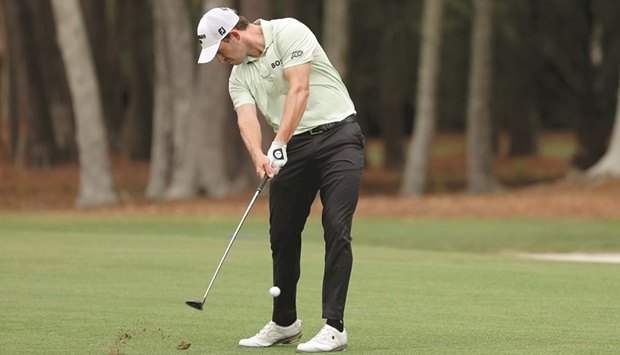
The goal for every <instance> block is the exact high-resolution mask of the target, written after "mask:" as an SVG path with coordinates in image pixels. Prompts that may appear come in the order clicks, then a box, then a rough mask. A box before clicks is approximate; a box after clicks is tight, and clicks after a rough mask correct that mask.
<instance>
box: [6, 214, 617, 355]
mask: <svg viewBox="0 0 620 355" xmlns="http://www.w3.org/2000/svg"><path fill="white" fill-rule="evenodd" d="M237 223H238V220H236V219H227V220H212V221H209V220H197V219H182V218H161V217H159V218H151V219H148V218H128V217H127V218H118V217H114V218H112V217H107V218H106V217H88V216H73V217H70V216H69V217H67V216H64V217H63V216H45V215H35V214H29V215H7V214H3V215H0V285H1V286H0V320H1V321H0V353H2V354H121V353H122V354H173V353H178V350H176V344H178V343H179V342H181V341H182V340H188V341H191V342H192V346H191V347H190V349H188V350H186V351H185V352H184V353H186V354H251V355H254V354H291V353H294V350H295V347H294V346H293V345H288V346H279V347H275V348H271V349H265V350H255V351H251V350H243V349H238V348H237V346H236V344H237V341H238V340H239V339H240V338H241V337H246V336H250V335H253V334H254V333H255V332H256V331H258V329H259V328H260V327H261V326H262V325H263V323H265V322H266V321H267V320H268V319H269V317H270V314H271V302H272V299H271V297H270V296H269V294H268V289H269V287H270V286H271V261H270V251H269V245H268V237H267V232H266V231H267V226H266V219H265V218H257V217H251V218H250V219H249V220H248V221H246V225H245V226H244V228H243V229H242V231H241V234H240V236H239V239H238V240H237V241H236V243H235V245H234V246H233V249H232V250H231V252H230V254H229V256H228V259H227V260H226V263H225V264H224V266H223V268H222V271H221V273H220V275H219V277H218V279H217V280H216V283H215V285H214V288H213V289H212V291H211V294H210V296H209V299H208V300H207V303H206V305H205V309H204V311H203V312H199V311H196V310H194V309H191V308H189V307H187V306H186V305H185V304H184V301H185V300H186V299H190V298H201V297H202V295H203V293H204V290H205V288H206V286H207V285H208V282H209V280H210V279H211V276H212V275H213V271H214V269H215V267H216V266H217V263H218V262H219V260H220V258H221V256H222V253H223V252H224V249H225V248H226V245H227V244H228V241H229V238H230V234H231V233H232V231H233V230H234V228H235V227H236V225H237ZM618 230H620V221H605V220H603V221H560V220H557V221H549V220H511V219H503V220H423V221H399V220H379V219H361V218H360V219H358V221H357V222H356V224H355V230H354V258H355V266H354V271H353V276H352V283H351V287H350V292H349V301H348V303H347V316H346V325H347V328H348V331H349V333H350V337H349V342H350V349H349V352H350V353H356V354H412V353H413V354H613V353H616V352H617V350H618V349H619V348H620V328H619V327H618V324H620V303H619V302H618V295H619V294H620V282H618V275H620V265H617V264H614V265H612V264H588V263H567V262H545V261H532V260H525V259H520V258H517V257H515V256H514V253H515V252H522V251H527V252H539V251H540V252H543V251H544V252H548V251H560V252H568V251H620V238H618V232H617V231H618ZM303 248H304V250H303V260H302V263H303V264H302V279H301V282H300V285H299V292H298V306H299V315H300V317H301V318H302V319H303V320H304V323H305V326H304V327H305V335H304V339H308V338H309V337H311V336H312V335H314V333H315V332H316V331H318V329H319V328H320V327H321V326H322V324H323V320H321V319H320V307H321V300H320V294H321V290H320V288H321V275H322V266H323V263H322V260H323V244H322V240H321V236H320V223H319V221H317V220H316V219H312V220H311V221H310V222H309V224H308V227H307V228H306V235H305V237H304V246H303Z"/></svg>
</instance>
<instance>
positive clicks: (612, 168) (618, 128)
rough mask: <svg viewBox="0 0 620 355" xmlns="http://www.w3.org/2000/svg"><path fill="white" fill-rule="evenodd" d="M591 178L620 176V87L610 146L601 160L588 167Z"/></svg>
mask: <svg viewBox="0 0 620 355" xmlns="http://www.w3.org/2000/svg"><path fill="white" fill-rule="evenodd" d="M586 175H587V176H588V177H589V178H595V179H598V178H606V177H613V178H620V89H618V99H617V101H616V119H615V124H614V128H613V132H612V134H611V140H610V142H609V148H607V152H606V153H605V155H603V157H602V158H601V160H599V161H598V162H597V163H596V164H594V166H592V167H591V168H589V169H588V171H587V173H586Z"/></svg>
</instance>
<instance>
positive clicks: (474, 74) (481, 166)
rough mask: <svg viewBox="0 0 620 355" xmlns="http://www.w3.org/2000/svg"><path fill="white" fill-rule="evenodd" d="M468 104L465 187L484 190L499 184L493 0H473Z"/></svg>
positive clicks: (495, 187)
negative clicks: (495, 164) (495, 146)
mask: <svg viewBox="0 0 620 355" xmlns="http://www.w3.org/2000/svg"><path fill="white" fill-rule="evenodd" d="M473 26H474V27H473V32H472V49H471V63H470V69H469V89H468V91H469V92H468V101H467V102H468V105H467V106H468V107H467V188H468V191H469V192H472V193H484V192H491V191H494V190H496V189H497V188H498V187H499V184H498V182H497V180H496V179H495V175H494V174H493V149H492V144H491V107H490V105H491V83H492V61H491V58H492V55H491V54H492V38H493V2H492V0H474V22H473Z"/></svg>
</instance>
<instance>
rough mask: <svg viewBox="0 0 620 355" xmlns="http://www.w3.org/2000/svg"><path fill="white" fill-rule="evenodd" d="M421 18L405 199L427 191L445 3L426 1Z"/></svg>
mask: <svg viewBox="0 0 620 355" xmlns="http://www.w3.org/2000/svg"><path fill="white" fill-rule="evenodd" d="M422 16H423V17H422V49H421V53H420V66H419V68H418V83H419V84H418V85H419V86H418V90H417V98H416V114H415V128H414V137H413V141H412V142H411V143H410V145H409V152H408V154H407V162H406V165H405V172H404V176H403V182H402V186H401V195H403V196H421V195H422V194H424V191H425V189H426V184H427V179H428V174H429V165H430V164H429V160H430V157H431V146H432V140H433V136H434V134H435V122H436V120H437V117H436V116H437V84H438V72H439V62H440V61H439V53H440V49H441V28H442V17H443V0H425V1H424V10H423V15H422Z"/></svg>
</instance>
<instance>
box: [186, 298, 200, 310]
mask: <svg viewBox="0 0 620 355" xmlns="http://www.w3.org/2000/svg"><path fill="white" fill-rule="evenodd" d="M185 304H186V305H188V306H190V307H192V308H196V309H197V310H199V311H202V304H203V303H202V302H200V301H195V300H190V301H185Z"/></svg>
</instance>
